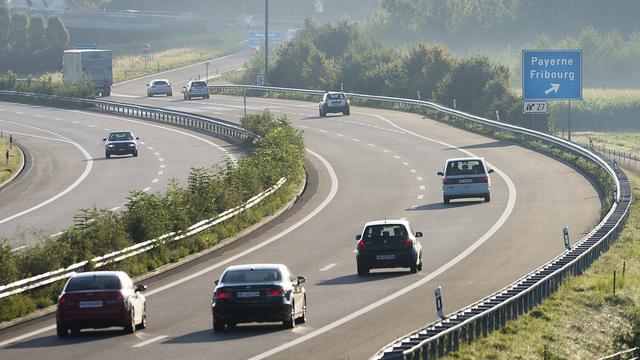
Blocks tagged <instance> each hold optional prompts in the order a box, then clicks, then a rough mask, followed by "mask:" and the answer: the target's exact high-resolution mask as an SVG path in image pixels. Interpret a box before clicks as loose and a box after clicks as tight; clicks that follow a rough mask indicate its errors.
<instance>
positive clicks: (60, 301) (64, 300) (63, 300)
mask: <svg viewBox="0 0 640 360" xmlns="http://www.w3.org/2000/svg"><path fill="white" fill-rule="evenodd" d="M67 300H68V298H67V295H62V296H60V297H59V298H58V304H60V305H64V304H66V303H67Z"/></svg>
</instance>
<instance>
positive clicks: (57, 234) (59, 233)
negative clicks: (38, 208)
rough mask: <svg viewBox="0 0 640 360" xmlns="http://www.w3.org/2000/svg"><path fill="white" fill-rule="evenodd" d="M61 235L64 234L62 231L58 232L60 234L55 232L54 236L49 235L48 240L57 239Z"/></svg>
mask: <svg viewBox="0 0 640 360" xmlns="http://www.w3.org/2000/svg"><path fill="white" fill-rule="evenodd" d="M62 234H64V231H60V232H57V233H55V234H51V235H49V237H50V238H57V237H58V236H60V235H62Z"/></svg>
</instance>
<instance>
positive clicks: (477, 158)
mask: <svg viewBox="0 0 640 360" xmlns="http://www.w3.org/2000/svg"><path fill="white" fill-rule="evenodd" d="M468 160H480V161H482V162H484V158H483V157H478V156H467V157H459V158H451V159H447V162H450V161H468Z"/></svg>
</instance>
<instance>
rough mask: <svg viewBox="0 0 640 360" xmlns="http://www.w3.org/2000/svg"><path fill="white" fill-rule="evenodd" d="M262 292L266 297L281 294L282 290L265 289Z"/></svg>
mask: <svg viewBox="0 0 640 360" xmlns="http://www.w3.org/2000/svg"><path fill="white" fill-rule="evenodd" d="M264 294H265V295H266V296H267V297H273V296H283V295H284V291H282V289H278V290H267V291H265V292H264Z"/></svg>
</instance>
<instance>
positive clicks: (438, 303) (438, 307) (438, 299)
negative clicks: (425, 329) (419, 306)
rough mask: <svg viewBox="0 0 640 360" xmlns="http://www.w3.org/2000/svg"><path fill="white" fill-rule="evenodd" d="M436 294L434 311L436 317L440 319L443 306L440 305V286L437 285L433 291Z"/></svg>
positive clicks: (442, 314) (442, 317) (442, 316)
mask: <svg viewBox="0 0 640 360" xmlns="http://www.w3.org/2000/svg"><path fill="white" fill-rule="evenodd" d="M435 295H436V311H437V312H438V317H439V318H440V319H444V306H442V287H441V286H438V287H437V288H436V291H435Z"/></svg>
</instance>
